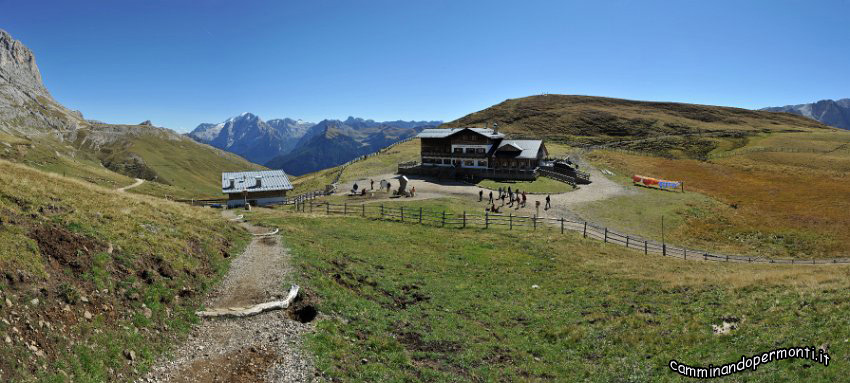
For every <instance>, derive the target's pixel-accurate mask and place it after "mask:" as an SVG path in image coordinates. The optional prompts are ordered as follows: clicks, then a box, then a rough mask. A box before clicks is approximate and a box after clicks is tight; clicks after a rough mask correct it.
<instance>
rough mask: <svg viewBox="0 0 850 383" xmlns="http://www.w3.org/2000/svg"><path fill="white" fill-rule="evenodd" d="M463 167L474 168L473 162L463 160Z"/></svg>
mask: <svg viewBox="0 0 850 383" xmlns="http://www.w3.org/2000/svg"><path fill="white" fill-rule="evenodd" d="M463 165H464V166H475V161H473V160H465V161H463Z"/></svg>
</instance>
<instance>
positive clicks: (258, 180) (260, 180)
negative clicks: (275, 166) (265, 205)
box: [254, 176, 263, 188]
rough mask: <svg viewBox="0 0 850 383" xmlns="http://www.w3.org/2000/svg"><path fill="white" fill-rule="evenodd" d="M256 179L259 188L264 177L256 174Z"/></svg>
mask: <svg viewBox="0 0 850 383" xmlns="http://www.w3.org/2000/svg"><path fill="white" fill-rule="evenodd" d="M254 179H255V180H257V184H256V185H254V187H255V188H259V187H261V186H263V177H262V176H255V177H254Z"/></svg>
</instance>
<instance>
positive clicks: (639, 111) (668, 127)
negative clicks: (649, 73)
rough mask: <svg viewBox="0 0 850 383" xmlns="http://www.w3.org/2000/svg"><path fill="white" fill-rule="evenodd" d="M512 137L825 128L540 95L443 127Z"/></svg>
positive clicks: (778, 118) (756, 116)
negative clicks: (495, 131) (496, 131)
mask: <svg viewBox="0 0 850 383" xmlns="http://www.w3.org/2000/svg"><path fill="white" fill-rule="evenodd" d="M493 123H498V124H499V127H500V129H501V130H502V131H504V132H506V133H509V134H511V135H514V136H529V137H542V138H547V139H550V140H555V141H579V142H595V143H600V142H606V141H613V140H625V139H636V138H645V137H650V136H658V135H683V134H700V133H703V134H705V133H717V132H739V133H744V134H746V133H757V132H762V131H786V130H795V131H796V130H805V131H810V130H819V129H826V128H827V127H826V126H824V125H822V124H820V123H818V122H816V121H812V120H810V119H807V118H804V117H799V116H794V115H790V114H780V113H769V112H764V111H753V110H747V109H739V108H729V107H721V106H710V105H696V104H683V103H673V102H652V101H631V100H623V99H615V98H606V97H591V96H570V95H554V94H552V95H540V96H530V97H523V98H517V99H510V100H506V101H504V102H501V103H499V104H497V105H494V106H491V107H489V108H487V109H484V110H481V111H478V112H475V113H471V114H469V115H466V116H464V117H461V118H459V119H457V120H455V121H452V122H449V123H446V124H444V125H443V127H446V128H450V127H465V126H478V127H483V126H485V125H486V126H488V127H489V126H492V124H493Z"/></svg>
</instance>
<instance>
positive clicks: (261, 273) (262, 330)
mask: <svg viewBox="0 0 850 383" xmlns="http://www.w3.org/2000/svg"><path fill="white" fill-rule="evenodd" d="M223 215H224V218H225V219H234V218H236V215H235V214H234V213H233V212H231V211H225V212H224V213H223ZM242 226H243V227H245V228H246V229H247V230H248V231H250V232H251V233H254V234H262V233H268V232H270V230H269V229H268V228H263V227H258V226H254V225H252V224H250V223H247V222H243V223H242ZM289 258H290V253H289V251H288V250H287V249H286V248H284V247H283V244H282V243H281V238H280V235H270V236H257V237H254V239H253V240H252V241H251V243H250V244H249V245H248V247H247V248H246V249H245V251H244V253H243V254H242V255H240V256H238V257H236V258H235V259H234V260H233V262H232V263H231V265H230V270H229V271H228V273H227V275H226V276H225V277H224V280H223V281H222V282H221V284H220V285H219V287H218V288H217V289H216V290H215V291H213V292H212V293H211V294H210V296H209V297H208V299H207V302H206V307H207V308H208V309H216V308H229V307H242V306H250V305H254V304H258V303H263V302H268V301H272V300H278V299H283V298H285V297H286V296H287V293H288V291H289V288H290V284H289V283H287V282H288V281H290V280H291V278H289V276H290V275H291V274H292V269H291V267H290V266H289ZM311 329H312V324H310V323H301V322H299V321H297V320H293V319H291V318H290V316H289V314H288V311H287V310H277V311H270V312H265V313H262V314H259V315H256V316H251V317H246V318H208V319H202V320H201V323H200V324H199V325H197V326H196V327H194V328H193V329H192V332H191V334H190V336H189V339H188V340H187V341H186V342H185V343H184V344H182V345H181V346H180V347H178V348H177V349H175V350H174V351H173V352H172V353H171V354H170V355H167V356H166V357H165V358H163V359H162V360H161V361H159V362H158V363H157V364H156V365H155V366H154V367H153V368H152V370H151V372H150V373H149V374H148V375H147V376H145V377H144V378H142V379H140V380H139V382H175V383H178V382H179V383H183V382H185V383H189V382H200V383H212V382H234V383H248V382H251V383H255V382H287V383H289V382H310V381H313V380H314V377H315V374H314V368H313V366H312V363H311V361H310V360H309V358H306V357H305V353H303V352H302V335H303V334H304V333H305V332H307V331H310V330H311Z"/></svg>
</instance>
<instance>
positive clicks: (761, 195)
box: [585, 131, 850, 258]
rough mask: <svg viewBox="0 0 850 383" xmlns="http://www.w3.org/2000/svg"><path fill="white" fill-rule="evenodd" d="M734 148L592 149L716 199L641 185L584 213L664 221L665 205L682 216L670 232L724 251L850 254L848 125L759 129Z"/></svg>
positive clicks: (597, 155) (606, 162)
mask: <svg viewBox="0 0 850 383" xmlns="http://www.w3.org/2000/svg"><path fill="white" fill-rule="evenodd" d="M727 153H729V154H724V155H719V154H717V153H715V155H714V157H715V158H714V159H711V160H708V161H698V160H690V159H666V158H658V157H647V156H639V155H632V154H627V153H622V152H614V151H604V150H603V151H594V152H592V153H591V154H590V156H589V157H588V158H589V159H590V160H591V161H592V162H594V163H596V164H597V165H599V166H601V167H605V168H609V169H612V170H614V171H616V172H617V173H618V174H619V177H620V179H621V181H622V182H624V183H626V184H630V182H629V181H628V180H627V178H626V177H627V176H629V175H631V174H642V175H646V176H653V177H658V178H665V179H671V180H681V181H684V182H685V189H686V191H687V192H686V193H685V194H686V195H687V194H689V193H690V194H693V192H697V193H699V194H702V195H704V196H707V197H708V198H709V199H710V201H708V200H704V199H703V198H701V197H698V196H680V195H677V194H675V193H666V192H659V191H656V190H637V191H638V193H636V194H635V195H633V196H629V197H623V198H620V199H618V200H614V201H611V203H608V202H606V203H600V204H596V205H592V206H588V207H587V208H586V209H585V213H586V214H587V215H588V218H589V219H594V218H596V217H600V218H602V219H603V220H606V219H607V220H608V221H610V222H612V224H623V225H626V226H632V227H635V226H639V225H638V223H639V222H640V221H641V220H644V218H648V219H647V220H648V221H650V222H652V223H653V225H657V224H658V221H659V219H658V218H659V217H657V216H658V215H659V213H663V214H665V216H667V217H669V216H673V217H674V220H678V221H679V222H681V223H685V224H682V225H678V227H675V228H674V229H673V231H672V232H671V234H672V235H673V238H678V239H680V240H682V241H683V242H690V243H705V244H714V246H713V247H712V248H713V249H718V250H721V251H728V252H736V253H741V254H756V255H765V256H771V257H794V258H818V257H840V256H847V255H848V254H850V198H848V196H850V133H847V132H837V131H833V132H823V133H782V134H770V135H762V136H760V137H757V138H754V139H752V140H750V142H749V143H748V144H747V145H745V146H742V147H740V148H737V149H734V150H731V151H729V152H727ZM630 187H631V186H630ZM635 189H639V188H635ZM697 200H700V201H697ZM604 205H607V206H604ZM670 209H673V210H675V211H674V212H672V213H673V214H672V215H668V214H667V212H668V211H669V210H670ZM650 210H652V211H650ZM677 216H678V217H677ZM689 239H690V240H689ZM718 247H719V248H718Z"/></svg>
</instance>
